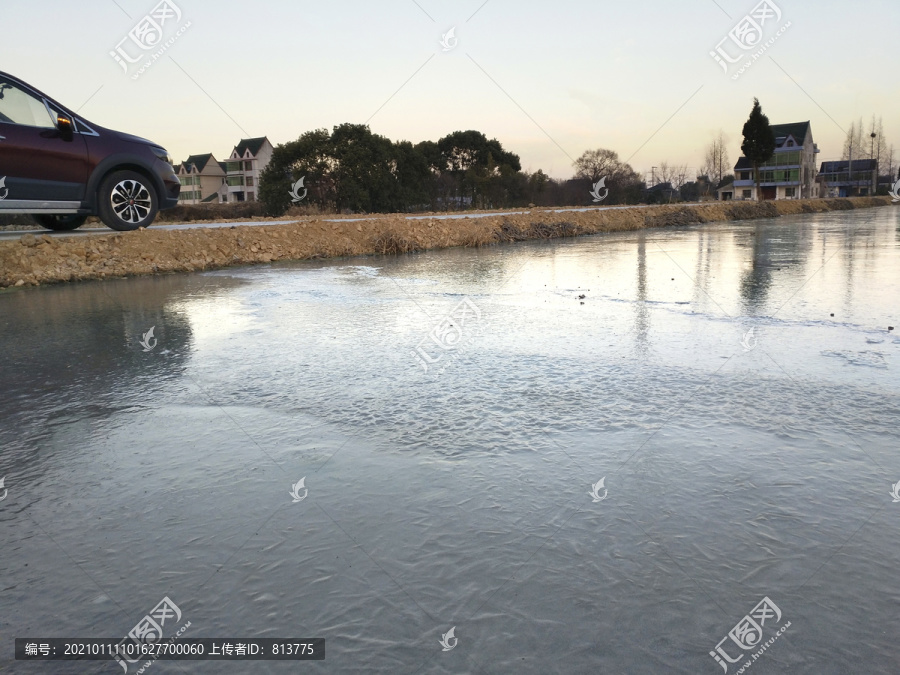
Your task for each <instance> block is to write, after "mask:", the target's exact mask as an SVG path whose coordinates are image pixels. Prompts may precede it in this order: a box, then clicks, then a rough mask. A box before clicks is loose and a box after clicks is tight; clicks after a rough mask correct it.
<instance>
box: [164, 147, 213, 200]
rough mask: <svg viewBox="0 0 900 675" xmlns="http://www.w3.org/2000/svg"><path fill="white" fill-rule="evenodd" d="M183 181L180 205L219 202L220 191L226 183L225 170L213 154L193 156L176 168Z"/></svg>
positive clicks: (179, 177)
mask: <svg viewBox="0 0 900 675" xmlns="http://www.w3.org/2000/svg"><path fill="white" fill-rule="evenodd" d="M175 173H176V174H178V180H179V181H181V194H179V195H178V203H179V204H200V203H201V202H218V201H219V191H220V190H221V188H222V184H223V183H224V182H225V169H224V168H223V167H222V164H221V162H218V161H216V158H215V157H213V155H212V153H206V154H205V155H191V156H190V157H188V158H187V159H186V160H184V161H183V162H182V163H181V164H179V165H178V166H176V167H175Z"/></svg>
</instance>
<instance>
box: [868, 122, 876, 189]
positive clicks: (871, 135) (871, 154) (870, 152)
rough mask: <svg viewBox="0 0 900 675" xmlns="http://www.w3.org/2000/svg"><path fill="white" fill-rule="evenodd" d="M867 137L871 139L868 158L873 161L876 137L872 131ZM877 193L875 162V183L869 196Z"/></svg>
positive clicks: (873, 123)
mask: <svg viewBox="0 0 900 675" xmlns="http://www.w3.org/2000/svg"><path fill="white" fill-rule="evenodd" d="M872 125H873V126H874V125H875V116H874V115H873V116H872ZM869 136H870V137H871V139H872V147H871V150H869V158H870V159H875V136H876V134H875V132H874V131H873V132H872V133H871V134H869ZM877 191H878V163H877V162H876V164H875V181H874V183H873V184H872V191H871V192H870V193H869V194H870V195H874V194H875V192H877Z"/></svg>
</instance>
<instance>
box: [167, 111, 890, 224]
mask: <svg viewBox="0 0 900 675" xmlns="http://www.w3.org/2000/svg"><path fill="white" fill-rule="evenodd" d="M771 128H772V131H773V133H774V135H775V152H774V154H773V155H772V157H771V158H770V159H769V160H768V161H767V162H765V163H764V164H762V165H761V166H760V191H761V195H760V197H761V199H762V200H772V199H811V198H834V197H855V196H867V195H872V194H876V193H878V192H880V193H882V194H886V193H887V191H888V190H890V189H891V187H892V186H893V185H894V182H895V180H897V179H898V178H900V177H898V176H895V175H894V173H895V168H894V167H893V162H892V161H891V163H890V166H889V173H887V174H882V175H879V171H878V169H879V159H876V158H875V157H871V156H864V155H865V154H866V153H865V151H866V150H867V148H865V144H862V147H860V148H858V149H857V151H856V152H852V153H851V154H852V155H853V154H858V155H860V156H859V157H858V158H856V157H851V158H849V159H844V160H837V161H824V162H822V163H821V164H818V162H817V156H818V155H819V154H820V150H819V147H818V145H817V144H816V143H815V142H814V140H813V132H812V126H811V124H810V122H809V121H806V122H792V123H788V124H773V125H771ZM873 138H874V135H873ZM873 147H874V144H873ZM274 150H275V148H274V146H273V145H272V143H271V142H270V141H269V139H268V138H266V137H262V138H247V139H242V140H241V141H240V142H239V143H238V144H237V145H236V146H234V148H233V150H232V151H231V154H230V155H229V156H228V158H227V159H226V160H225V161H219V160H217V159H216V158H215V157H214V156H213V154H212V153H206V154H200V155H191V156H190V157H188V158H187V159H186V160H184V162H182V163H181V164H178V165H177V166H176V167H175V170H176V173H177V174H178V176H179V179H180V181H181V185H182V189H181V196H180V197H179V203H180V204H182V205H195V204H209V203H212V204H231V203H238V202H254V201H258V199H259V185H260V177H261V174H262V171H263V170H264V169H265V168H266V167H267V166H268V165H269V162H270V161H271V159H272V154H273V152H274ZM891 160H893V158H892V157H891ZM723 173H724V172H723ZM568 182H570V183H574V182H578V181H577V179H572V180H571V181H568ZM582 182H583V181H582ZM649 183H650V184H649V185H647V184H645V186H644V189H643V194H644V198H643V199H642V201H646V202H654V203H659V202H666V203H671V202H677V201H706V200H720V201H729V200H737V201H740V200H751V201H755V200H756V199H757V193H756V191H757V187H756V181H755V180H754V176H753V167H752V164H751V162H750V161H749V160H748V159H747V158H746V157H743V156H742V157H740V158H739V159H738V160H737V162H736V163H735V164H734V166H733V171H732V173H730V174H727V175H725V176H723V178H722V179H721V180H720V181H718V184H715V181H711V180H710V179H709V177H708V176H698V177H697V180H696V181H684V182H683V184H681V185H678V184H674V185H673V182H672V181H666V180H656V179H655V176H654V177H653V178H652V179H651V180H650V181H649ZM460 206H464V205H460Z"/></svg>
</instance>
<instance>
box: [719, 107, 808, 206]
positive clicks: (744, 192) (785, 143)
mask: <svg viewBox="0 0 900 675" xmlns="http://www.w3.org/2000/svg"><path fill="white" fill-rule="evenodd" d="M772 132H773V133H774V134H775V152H774V154H773V155H772V157H771V158H769V161H767V162H766V163H765V164H763V165H761V166H760V167H759V174H760V176H759V177H760V190H761V192H762V198H763V199H810V198H812V197H818V196H819V194H818V187H817V185H816V155H817V154H818V152H819V148H818V146H817V145H816V144H815V143H814V142H813V136H812V127H811V126H810V124H809V122H808V121H807V122H794V123H791V124H773V125H772ZM734 177H735V180H734V190H733V198H734V199H753V200H755V199H756V181H755V177H754V176H753V164H752V163H751V162H750V160H749V159H747V158H746V157H741V158H740V159H738V161H737V164H735V165H734Z"/></svg>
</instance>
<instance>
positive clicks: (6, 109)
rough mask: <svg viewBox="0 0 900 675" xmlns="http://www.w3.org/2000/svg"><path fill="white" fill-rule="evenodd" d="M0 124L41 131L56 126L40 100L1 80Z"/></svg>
mask: <svg viewBox="0 0 900 675" xmlns="http://www.w3.org/2000/svg"><path fill="white" fill-rule="evenodd" d="M0 122H7V123H12V124H21V125H24V126H29V127H39V128H41V129H52V128H54V127H55V126H56V125H55V124H54V123H53V118H51V117H50V113H48V112H47V106H45V105H44V101H43V100H42V99H40V98H37V97H36V96H33V95H32V94H30V93H28V92H26V91H24V90H22V89H20V88H19V87H17V86H16V85H14V84H12V83H10V82H7V81H5V80H3V79H0Z"/></svg>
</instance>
